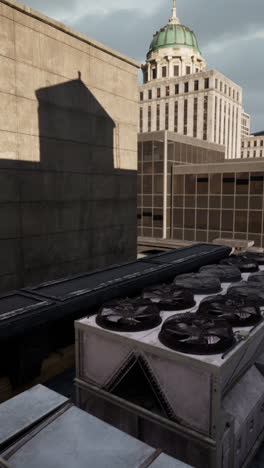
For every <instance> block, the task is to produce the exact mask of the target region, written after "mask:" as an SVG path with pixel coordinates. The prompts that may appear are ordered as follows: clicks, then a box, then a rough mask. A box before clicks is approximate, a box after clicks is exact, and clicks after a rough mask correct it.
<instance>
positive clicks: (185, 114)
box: [139, 96, 208, 140]
mask: <svg viewBox="0 0 264 468" xmlns="http://www.w3.org/2000/svg"><path fill="white" fill-rule="evenodd" d="M188 108H189V105H188V100H187V99H185V100H184V107H183V134H184V135H187V131H188ZM169 117H170V116H169V103H168V102H166V104H165V130H169ZM197 119H198V98H195V99H194V103H193V136H194V137H195V138H196V137H197ZM178 120H179V105H178V101H175V103H174V131H175V132H178ZM151 127H152V113H151V106H148V132H151ZM207 129H208V96H205V97H204V113H203V139H204V140H207ZM159 130H160V105H159V104H157V108H156V131H159ZM139 131H140V133H142V132H143V108H142V107H140V109H139Z"/></svg>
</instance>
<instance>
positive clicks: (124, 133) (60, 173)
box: [0, 0, 138, 291]
mask: <svg viewBox="0 0 264 468" xmlns="http://www.w3.org/2000/svg"><path fill="white" fill-rule="evenodd" d="M137 68H138V63H137V62H135V61H133V60H132V59H129V58H127V57H125V56H123V55H121V54H119V53H117V52H114V51H112V50H111V49H109V48H107V47H105V46H103V45H101V44H98V43H97V42H95V41H93V40H92V39H90V38H88V37H86V36H84V35H82V34H79V33H77V32H75V31H73V30H71V29H69V28H67V27H65V26H64V25H62V24H60V23H57V22H55V21H53V20H51V19H50V18H47V17H45V16H44V15H42V14H40V13H37V12H36V11H34V10H31V9H30V8H28V7H25V6H23V5H22V4H20V3H17V2H15V1H13V0H8V1H0V109H1V112H0V219H1V222H0V290H1V291H6V290H10V289H13V288H18V287H23V286H26V285H30V284H37V283H39V282H41V281H46V280H49V279H53V278H59V277H62V276H66V275H70V274H75V273H78V272H82V271H88V270H92V269H95V268H99V267H103V266H106V265H109V264H113V263H119V262H124V261H127V260H130V259H133V258H135V256H136V170H137V153H136V151H137V133H136V131H137V113H138V112H137Z"/></svg>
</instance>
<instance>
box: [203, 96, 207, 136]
mask: <svg viewBox="0 0 264 468" xmlns="http://www.w3.org/2000/svg"><path fill="white" fill-rule="evenodd" d="M207 116H208V96H204V118H203V139H204V140H207Z"/></svg>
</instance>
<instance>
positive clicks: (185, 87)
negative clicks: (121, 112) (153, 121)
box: [140, 78, 239, 101]
mask: <svg viewBox="0 0 264 468" xmlns="http://www.w3.org/2000/svg"><path fill="white" fill-rule="evenodd" d="M200 81H201V80H194V82H193V89H191V87H190V86H189V82H188V81H186V82H185V83H177V84H176V85H175V86H174V94H179V93H180V92H184V93H188V92H189V91H199V89H201V84H200ZM215 83H216V84H215V87H216V89H218V78H216V79H215ZM209 85H210V79H209V78H205V79H204V83H203V88H204V89H209ZM161 89H162V90H163V91H164V93H163V96H162V97H164V96H170V94H171V87H170V86H169V85H168V86H165V87H164V88H163V87H162V88H157V90H156V98H160V97H161ZM227 89H229V92H227ZM220 92H224V93H225V94H226V95H228V96H229V97H233V99H234V100H235V98H237V101H239V92H238V91H237V92H236V91H235V90H234V89H233V91H232V88H231V87H229V88H228V87H227V85H226V84H225V85H224V88H223V83H222V81H220ZM236 93H237V94H236ZM147 96H148V99H152V98H153V99H154V93H153V92H152V89H149V90H148V94H147ZM143 100H144V91H141V92H140V101H143Z"/></svg>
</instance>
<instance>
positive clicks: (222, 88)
mask: <svg viewBox="0 0 264 468" xmlns="http://www.w3.org/2000/svg"><path fill="white" fill-rule="evenodd" d="M142 71H143V77H144V78H143V85H142V86H140V88H139V132H140V133H144V132H153V131H159V130H169V131H171V132H176V133H179V134H182V135H186V136H188V137H193V138H198V139H200V140H204V141H207V142H209V143H216V144H220V145H224V146H225V148H226V151H225V155H226V158H237V157H240V148H241V124H242V89H241V87H240V86H238V85H237V84H236V83H234V82H232V81H231V80H229V79H228V78H226V77H225V76H224V75H222V74H221V73H219V72H217V71H215V70H208V71H207V70H206V62H205V60H204V58H203V57H202V55H201V52H200V49H199V46H198V42H197V39H196V36H195V34H194V32H193V31H191V30H190V29H189V28H187V27H186V26H183V25H182V24H181V23H180V20H179V19H178V17H177V15H176V1H175V0H174V1H173V9H172V16H171V19H170V20H169V23H168V24H167V25H166V26H165V27H164V28H161V30H160V31H159V32H157V33H156V34H154V36H153V40H152V42H151V45H150V49H149V51H148V54H147V60H146V63H145V65H143V66H142Z"/></svg>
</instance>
